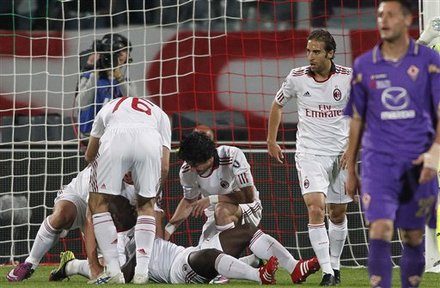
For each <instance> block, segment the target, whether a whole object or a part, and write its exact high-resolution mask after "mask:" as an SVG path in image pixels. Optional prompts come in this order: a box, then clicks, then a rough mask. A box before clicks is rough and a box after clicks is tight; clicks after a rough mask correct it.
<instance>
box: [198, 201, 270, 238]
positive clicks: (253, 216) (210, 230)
mask: <svg viewBox="0 0 440 288" xmlns="http://www.w3.org/2000/svg"><path fill="white" fill-rule="evenodd" d="M239 206H240V209H241V215H242V217H241V224H246V223H251V224H253V225H254V226H255V227H257V226H258V225H259V224H260V221H261V217H262V214H263V206H262V205H261V200H255V201H254V202H252V203H250V204H239ZM209 212H211V211H209ZM205 214H206V216H207V219H206V222H205V224H203V228H202V235H200V239H199V244H201V243H202V242H203V241H204V240H206V239H210V238H212V237H213V236H214V235H216V234H217V233H218V232H219V231H217V228H216V227H215V217H214V213H213V211H212V213H209V214H207V213H205Z"/></svg>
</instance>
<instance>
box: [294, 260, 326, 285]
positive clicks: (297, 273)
mask: <svg viewBox="0 0 440 288" xmlns="http://www.w3.org/2000/svg"><path fill="white" fill-rule="evenodd" d="M318 270H319V262H318V258H316V257H313V258H310V259H309V260H303V259H299V260H298V263H297V264H296V266H295V269H293V272H292V274H290V278H292V282H293V283H295V284H299V283H302V282H304V281H306V279H307V277H309V275H311V274H313V273H315V272H316V271H318Z"/></svg>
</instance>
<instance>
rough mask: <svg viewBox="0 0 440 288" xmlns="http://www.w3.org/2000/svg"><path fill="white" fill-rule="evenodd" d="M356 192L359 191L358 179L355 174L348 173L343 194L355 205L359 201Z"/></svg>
mask: <svg viewBox="0 0 440 288" xmlns="http://www.w3.org/2000/svg"><path fill="white" fill-rule="evenodd" d="M357 191H359V178H358V176H357V175H356V173H348V175H347V181H346V182H345V193H346V194H347V195H348V196H350V197H351V199H353V201H354V202H355V203H357V202H358V201H359V196H358V195H357Z"/></svg>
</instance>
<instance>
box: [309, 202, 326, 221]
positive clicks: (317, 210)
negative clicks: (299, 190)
mask: <svg viewBox="0 0 440 288" xmlns="http://www.w3.org/2000/svg"><path fill="white" fill-rule="evenodd" d="M307 209H308V212H309V222H310V223H312V224H319V223H322V222H323V221H324V216H325V210H324V208H323V207H321V206H320V205H309V206H308V207H307Z"/></svg>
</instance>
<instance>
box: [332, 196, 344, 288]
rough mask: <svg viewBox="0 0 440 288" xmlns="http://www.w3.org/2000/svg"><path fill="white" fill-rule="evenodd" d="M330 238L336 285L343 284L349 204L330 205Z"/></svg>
mask: <svg viewBox="0 0 440 288" xmlns="http://www.w3.org/2000/svg"><path fill="white" fill-rule="evenodd" d="M328 208H329V209H328V211H329V222H328V238H329V240H330V264H331V266H332V269H333V272H334V276H335V283H336V284H339V283H341V272H340V271H341V267H340V266H341V264H340V261H341V255H342V251H343V250H344V245H345V240H346V239H347V235H348V228H347V217H346V212H347V204H329V205H328Z"/></svg>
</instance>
